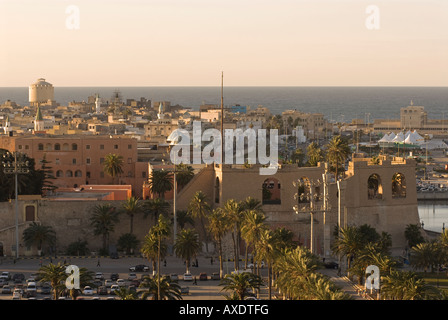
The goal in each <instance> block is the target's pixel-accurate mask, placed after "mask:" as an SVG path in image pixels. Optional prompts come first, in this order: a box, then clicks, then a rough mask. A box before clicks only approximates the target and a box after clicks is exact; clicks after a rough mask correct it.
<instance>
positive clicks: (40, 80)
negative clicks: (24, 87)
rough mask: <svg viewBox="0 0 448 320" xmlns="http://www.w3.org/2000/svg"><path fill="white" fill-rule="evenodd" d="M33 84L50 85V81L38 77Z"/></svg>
mask: <svg viewBox="0 0 448 320" xmlns="http://www.w3.org/2000/svg"><path fill="white" fill-rule="evenodd" d="M33 85H34V86H52V84H51V83H49V82H47V81H45V79H44V78H39V79H37V81H36V82H35V83H33Z"/></svg>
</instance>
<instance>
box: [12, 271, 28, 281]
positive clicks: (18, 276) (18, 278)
mask: <svg viewBox="0 0 448 320" xmlns="http://www.w3.org/2000/svg"><path fill="white" fill-rule="evenodd" d="M12 280H13V281H14V283H22V281H24V280H25V275H24V274H23V273H14V275H13V276H12Z"/></svg>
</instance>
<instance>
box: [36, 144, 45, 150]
mask: <svg viewBox="0 0 448 320" xmlns="http://www.w3.org/2000/svg"><path fill="white" fill-rule="evenodd" d="M37 149H38V150H39V151H42V150H44V144H43V143H39V144H38V145H37Z"/></svg>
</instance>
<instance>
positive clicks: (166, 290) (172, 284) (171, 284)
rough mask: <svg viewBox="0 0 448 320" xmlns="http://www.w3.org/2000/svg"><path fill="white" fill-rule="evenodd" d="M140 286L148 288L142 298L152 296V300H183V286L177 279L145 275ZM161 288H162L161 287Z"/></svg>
mask: <svg viewBox="0 0 448 320" xmlns="http://www.w3.org/2000/svg"><path fill="white" fill-rule="evenodd" d="M139 288H143V289H146V290H144V292H143V294H142V300H146V299H147V298H148V297H152V299H151V300H182V295H181V288H180V286H179V284H178V283H177V281H173V280H171V278H170V277H166V276H163V277H161V278H160V279H158V278H152V279H151V278H150V277H148V276H145V277H144V279H143V281H142V283H141V284H140V286H139ZM159 288H160V289H159Z"/></svg>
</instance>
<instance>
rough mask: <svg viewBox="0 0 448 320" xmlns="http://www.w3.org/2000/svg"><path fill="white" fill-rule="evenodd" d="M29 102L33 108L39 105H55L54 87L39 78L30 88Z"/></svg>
mask: <svg viewBox="0 0 448 320" xmlns="http://www.w3.org/2000/svg"><path fill="white" fill-rule="evenodd" d="M29 102H30V105H31V106H37V105H39V104H47V105H54V87H53V85H52V84H51V83H49V82H47V81H45V79H44V78H39V79H37V81H36V82H35V83H33V84H31V85H30V86H29Z"/></svg>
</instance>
